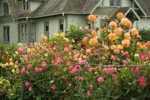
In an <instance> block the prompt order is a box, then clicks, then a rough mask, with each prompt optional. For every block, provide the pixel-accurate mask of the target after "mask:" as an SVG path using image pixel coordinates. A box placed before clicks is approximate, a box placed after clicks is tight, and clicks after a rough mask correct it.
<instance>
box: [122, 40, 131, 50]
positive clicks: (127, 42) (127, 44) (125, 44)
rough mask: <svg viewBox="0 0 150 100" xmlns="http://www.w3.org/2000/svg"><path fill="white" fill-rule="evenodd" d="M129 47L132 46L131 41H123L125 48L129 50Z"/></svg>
mask: <svg viewBox="0 0 150 100" xmlns="http://www.w3.org/2000/svg"><path fill="white" fill-rule="evenodd" d="M129 45H130V41H129V40H127V39H125V40H123V41H122V46H123V47H124V48H128V47H129Z"/></svg>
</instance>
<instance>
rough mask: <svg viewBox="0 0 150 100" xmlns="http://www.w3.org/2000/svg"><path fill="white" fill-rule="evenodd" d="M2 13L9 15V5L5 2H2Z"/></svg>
mask: <svg viewBox="0 0 150 100" xmlns="http://www.w3.org/2000/svg"><path fill="white" fill-rule="evenodd" d="M3 15H4V16H6V15H9V6H8V3H7V2H3Z"/></svg>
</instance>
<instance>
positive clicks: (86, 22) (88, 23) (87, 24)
mask: <svg viewBox="0 0 150 100" xmlns="http://www.w3.org/2000/svg"><path fill="white" fill-rule="evenodd" d="M85 26H89V29H91V22H90V21H89V20H88V19H85Z"/></svg>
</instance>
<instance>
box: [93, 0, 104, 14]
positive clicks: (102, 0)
mask: <svg viewBox="0 0 150 100" xmlns="http://www.w3.org/2000/svg"><path fill="white" fill-rule="evenodd" d="M102 1H103V0H100V1H99V3H98V4H97V5H96V6H95V7H94V8H93V10H92V11H91V13H93V12H94V11H95V9H96V8H97V7H98V6H99V5H100V4H101V3H102Z"/></svg>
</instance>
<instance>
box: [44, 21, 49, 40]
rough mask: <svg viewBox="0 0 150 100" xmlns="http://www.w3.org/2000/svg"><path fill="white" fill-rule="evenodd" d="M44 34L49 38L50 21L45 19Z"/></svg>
mask: <svg viewBox="0 0 150 100" xmlns="http://www.w3.org/2000/svg"><path fill="white" fill-rule="evenodd" d="M44 34H45V35H46V36H47V37H48V38H49V21H44Z"/></svg>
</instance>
